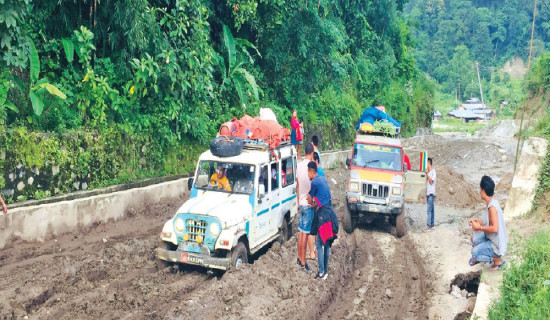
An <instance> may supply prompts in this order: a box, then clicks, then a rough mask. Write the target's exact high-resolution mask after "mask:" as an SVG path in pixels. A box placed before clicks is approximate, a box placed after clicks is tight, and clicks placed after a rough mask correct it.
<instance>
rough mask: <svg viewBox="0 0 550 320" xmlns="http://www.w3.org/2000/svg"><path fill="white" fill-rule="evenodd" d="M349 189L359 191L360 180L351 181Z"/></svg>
mask: <svg viewBox="0 0 550 320" xmlns="http://www.w3.org/2000/svg"><path fill="white" fill-rule="evenodd" d="M349 191H351V192H359V182H350V183H349Z"/></svg>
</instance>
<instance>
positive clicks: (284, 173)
mask: <svg viewBox="0 0 550 320" xmlns="http://www.w3.org/2000/svg"><path fill="white" fill-rule="evenodd" d="M281 163H282V165H281V167H282V168H281V180H282V181H283V182H282V183H283V188H284V187H287V186H290V185H292V184H294V161H293V159H292V158H287V159H283V161H281Z"/></svg>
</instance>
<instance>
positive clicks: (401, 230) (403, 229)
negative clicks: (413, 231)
mask: <svg viewBox="0 0 550 320" xmlns="http://www.w3.org/2000/svg"><path fill="white" fill-rule="evenodd" d="M406 233H407V226H406V225H405V209H401V212H400V213H399V215H398V216H397V217H396V218H395V235H396V236H397V237H398V238H401V237H402V236H404V235H405V234H406Z"/></svg>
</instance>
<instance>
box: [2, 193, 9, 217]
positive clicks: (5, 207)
mask: <svg viewBox="0 0 550 320" xmlns="http://www.w3.org/2000/svg"><path fill="white" fill-rule="evenodd" d="M0 204H2V211H3V212H4V214H8V207H7V206H6V204H5V203H4V199H3V198H2V196H0Z"/></svg>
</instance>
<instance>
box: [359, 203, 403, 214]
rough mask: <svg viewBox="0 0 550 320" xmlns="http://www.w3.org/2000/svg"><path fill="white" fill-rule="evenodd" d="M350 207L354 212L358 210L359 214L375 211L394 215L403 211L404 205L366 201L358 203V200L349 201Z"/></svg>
mask: <svg viewBox="0 0 550 320" xmlns="http://www.w3.org/2000/svg"><path fill="white" fill-rule="evenodd" d="M348 207H349V209H350V210H351V211H352V212H356V213H357V214H359V215H361V214H364V213H375V214H382V215H387V216H393V215H398V214H399V213H400V212H401V209H402V207H403V205H401V206H399V207H390V206H387V205H383V204H374V203H364V202H363V203H357V202H349V201H348Z"/></svg>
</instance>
